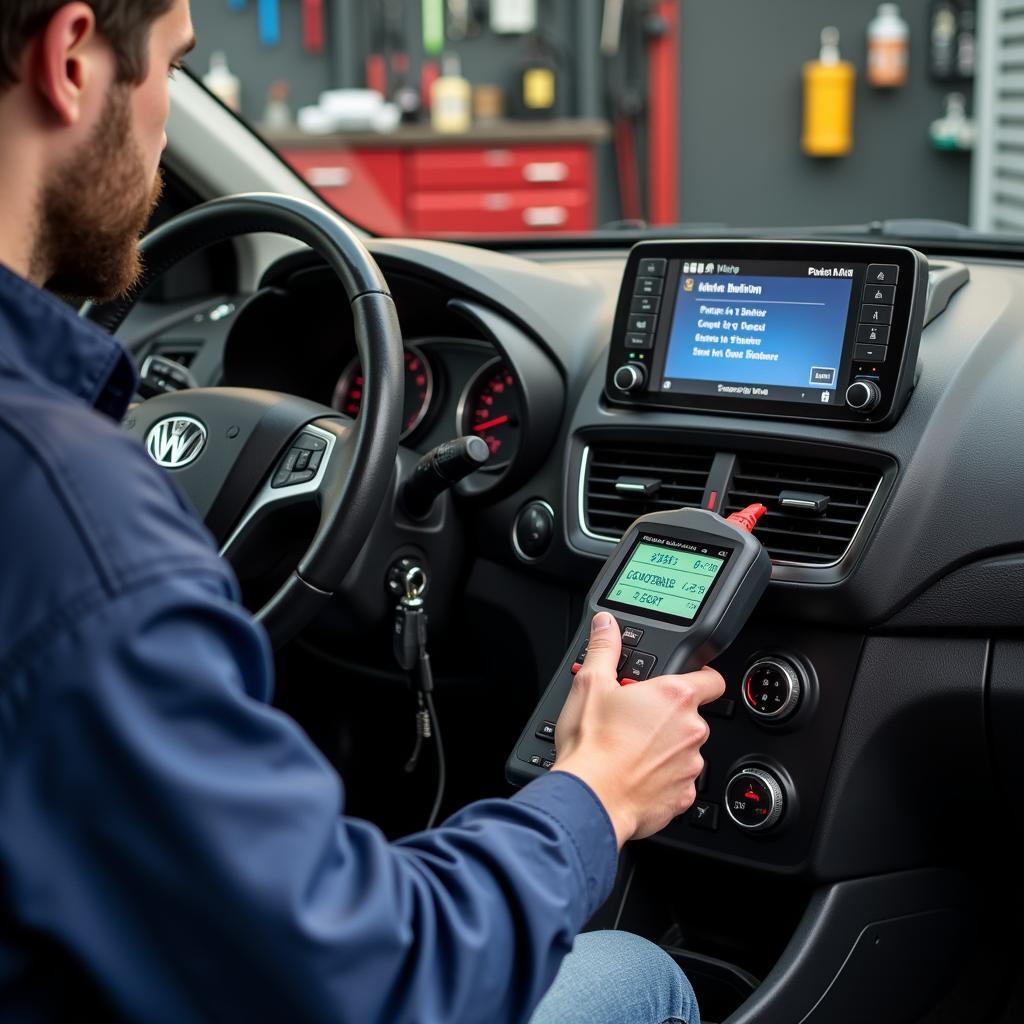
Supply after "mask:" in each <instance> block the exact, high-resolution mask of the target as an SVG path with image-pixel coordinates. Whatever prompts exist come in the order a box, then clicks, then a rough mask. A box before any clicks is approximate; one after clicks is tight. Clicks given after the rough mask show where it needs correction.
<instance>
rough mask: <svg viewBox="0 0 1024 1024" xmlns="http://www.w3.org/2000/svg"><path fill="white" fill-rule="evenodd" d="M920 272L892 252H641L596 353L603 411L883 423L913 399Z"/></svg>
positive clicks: (720, 248)
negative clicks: (606, 344)
mask: <svg viewBox="0 0 1024 1024" xmlns="http://www.w3.org/2000/svg"><path fill="white" fill-rule="evenodd" d="M927 282H928V264H927V261H926V259H925V257H924V256H922V255H921V254H920V253H919V252H916V251H915V250H913V249H909V248H906V247H903V246H890V245H864V244H860V243H825V242H814V243H807V242H757V241H742V242H740V241H735V242H733V241H729V240H716V241H695V242H686V241H669V242H644V243H641V244H640V245H637V246H636V247H635V248H634V249H633V250H632V252H631V253H630V256H629V260H628V262H627V265H626V272H625V276H624V278H623V288H622V293H621V295H620V297H619V303H618V308H617V312H616V317H615V326H614V331H613V336H612V344H611V348H610V354H609V362H608V374H607V379H606V383H605V397H606V399H607V400H608V401H609V402H610V403H612V404H615V405H624V406H630V407H633V408H666V409H687V410H698V411H700V410H703V411H712V412H729V413H739V414H742V415H746V416H771V417H774V418H784V419H800V420H814V421H821V422H827V423H836V424H839V423H842V424H849V425H856V426H866V427H876V428H877V427H884V426H887V425H889V424H891V423H892V422H894V421H895V419H896V418H897V417H898V416H899V414H900V412H901V411H902V409H903V406H904V405H905V403H906V400H907V398H908V396H909V394H910V392H911V390H912V389H913V385H914V376H915V371H916V366H917V354H918V346H919V343H920V337H921V330H922V326H923V323H924V313H925V299H926V294H927Z"/></svg>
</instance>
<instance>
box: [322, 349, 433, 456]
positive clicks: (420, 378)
mask: <svg viewBox="0 0 1024 1024" xmlns="http://www.w3.org/2000/svg"><path fill="white" fill-rule="evenodd" d="M363 385H364V380H363V369H362V367H361V366H360V365H359V360H358V358H357V359H353V360H352V362H351V363H349V364H348V366H347V367H345V372H344V373H343V374H342V375H341V376H340V377H339V378H338V386H337V387H336V388H335V389H334V400H333V401H332V402H331V405H332V406H333V407H334V408H335V409H337V410H338V412H343V413H344V414H345V415H346V416H351V417H353V418H355V417H356V416H358V415H359V409H360V407H361V406H362V403H363ZM433 398H434V371H433V368H432V367H431V365H430V360H429V359H427V357H426V356H425V355H424V354H423V353H422V352H421V351H420V350H419V349H418V348H414V347H412V346H409V347H407V348H406V350H405V405H404V406H403V409H402V435H401V439H402V440H403V441H404V440H405V439H406V438H407V437H408V436H409V435H410V434H411V433H412V432H413V431H414V430H415V429H416V428H417V427H418V426H420V424H421V423H422V422H423V421H424V420H425V419H426V417H427V413H428V412H430V405H431V402H432V401H433Z"/></svg>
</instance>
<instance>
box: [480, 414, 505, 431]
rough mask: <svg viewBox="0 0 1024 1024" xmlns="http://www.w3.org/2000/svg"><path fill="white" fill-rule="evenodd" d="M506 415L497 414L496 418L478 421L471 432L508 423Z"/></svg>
mask: <svg viewBox="0 0 1024 1024" xmlns="http://www.w3.org/2000/svg"><path fill="white" fill-rule="evenodd" d="M508 419H509V418H508V417H507V416H499V417H498V418H497V419H496V420H488V421H487V422H486V423H478V424H477V425H476V426H475V427H474V428H473V433H477V432H479V431H481V430H490V429H491V427H500V426H501V425H502V424H503V423H508Z"/></svg>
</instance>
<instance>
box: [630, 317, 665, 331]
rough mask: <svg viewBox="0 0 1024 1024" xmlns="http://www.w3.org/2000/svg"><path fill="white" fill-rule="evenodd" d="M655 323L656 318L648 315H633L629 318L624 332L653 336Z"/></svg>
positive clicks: (656, 321)
mask: <svg viewBox="0 0 1024 1024" xmlns="http://www.w3.org/2000/svg"><path fill="white" fill-rule="evenodd" d="M657 323H658V318H657V317H656V316H651V314H650V313H644V314H639V315H634V316H631V317H630V318H629V326H627V328H626V330H627V331H629V332H630V333H631V334H653V333H654V328H655V327H656V326H657Z"/></svg>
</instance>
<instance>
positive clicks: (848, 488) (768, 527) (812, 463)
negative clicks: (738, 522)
mask: <svg viewBox="0 0 1024 1024" xmlns="http://www.w3.org/2000/svg"><path fill="white" fill-rule="evenodd" d="M881 480H882V474H881V472H880V471H879V470H877V469H871V468H869V467H865V466H847V465H842V464H838V463H834V462H819V461H816V460H812V459H804V458H799V457H793V458H792V459H788V458H784V457H779V456H758V455H739V456H738V457H737V462H736V468H735V470H734V472H733V478H732V483H731V485H730V487H729V491H728V495H727V497H726V508H725V511H724V514H725V515H729V514H730V513H732V512H735V511H737V510H738V509H741V508H745V507H746V506H747V505H750V504H752V503H753V502H756V501H759V502H761V503H762V504H764V505H766V506H767V508H768V514H767V515H766V516H765V517H764V518H763V519H762V520H761V522H760V523H758V525H757V536H758V538H759V539H760V541H761V543H762V544H764V546H765V547H766V548H767V549H768V554H769V555H771V557H772V560H773V561H777V562H791V563H797V564H800V565H819V566H820V565H831V564H832V563H834V562H838V561H839V560H840V559H841V558H842V557H843V555H844V554H845V553H846V551H847V549H848V548H849V547H850V544H851V542H852V541H853V538H854V535H855V534H856V532H857V530H858V528H859V527H860V524H861V523H862V522H863V520H864V516H865V514H866V513H867V510H868V506H869V505H870V504H871V499H872V498H873V497H874V496H875V492H876V491H877V490H878V485H879V483H881ZM787 491H788V492H792V493H793V494H794V495H803V496H807V495H814V496H817V497H818V498H819V499H820V498H827V499H828V503H827V505H826V507H825V508H824V510H823V511H821V512H817V511H814V510H813V509H805V510H799V509H798V508H794V509H792V510H791V509H789V508H785V507H783V505H782V502H781V501H780V498H779V496H780V495H781V494H784V493H785V492H787ZM794 504H795V503H794ZM808 504H809V503H808ZM819 504H821V502H819Z"/></svg>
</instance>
